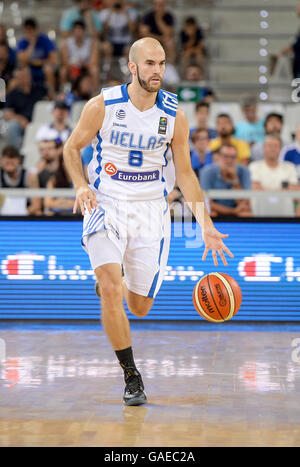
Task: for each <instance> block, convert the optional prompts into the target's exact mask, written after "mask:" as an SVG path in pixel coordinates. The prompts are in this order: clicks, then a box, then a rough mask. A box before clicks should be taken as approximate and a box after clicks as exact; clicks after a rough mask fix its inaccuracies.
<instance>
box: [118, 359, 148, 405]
mask: <svg viewBox="0 0 300 467" xmlns="http://www.w3.org/2000/svg"><path fill="white" fill-rule="evenodd" d="M124 376H125V383H126V387H125V391H124V397H123V401H124V404H125V405H142V404H146V402H147V397H146V394H145V392H144V383H143V380H142V377H141V374H140V373H139V371H138V370H137V369H136V368H134V367H127V368H126V370H125V371H124Z"/></svg>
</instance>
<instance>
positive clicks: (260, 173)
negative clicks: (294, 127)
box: [249, 134, 299, 190]
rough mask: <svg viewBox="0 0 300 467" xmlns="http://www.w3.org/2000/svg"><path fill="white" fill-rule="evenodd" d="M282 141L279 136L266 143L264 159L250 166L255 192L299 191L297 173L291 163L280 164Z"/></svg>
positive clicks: (268, 138) (271, 136) (274, 136)
mask: <svg viewBox="0 0 300 467" xmlns="http://www.w3.org/2000/svg"><path fill="white" fill-rule="evenodd" d="M280 151H281V140H280V137H279V136H278V135H277V134H274V135H269V136H267V137H266V139H265V142H264V159H263V160H260V161H255V162H252V163H251V164H250V165H249V170H250V172H251V179H252V188H253V190H281V189H286V190H298V189H299V185H298V177H297V171H296V168H295V166H294V164H292V163H291V162H285V161H284V162H280V160H279V155H280Z"/></svg>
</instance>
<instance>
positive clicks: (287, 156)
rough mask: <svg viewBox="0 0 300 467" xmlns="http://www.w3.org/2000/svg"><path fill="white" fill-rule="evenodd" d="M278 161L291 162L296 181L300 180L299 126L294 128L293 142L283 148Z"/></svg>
mask: <svg viewBox="0 0 300 467" xmlns="http://www.w3.org/2000/svg"><path fill="white" fill-rule="evenodd" d="M279 159H280V160H281V161H288V162H292V163H293V164H294V165H295V166H296V170H297V174H298V180H300V125H298V126H297V128H296V133H295V141H294V142H293V143H291V144H286V145H285V146H283V148H282V150H281V152H280V156H279Z"/></svg>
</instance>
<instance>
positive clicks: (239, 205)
mask: <svg viewBox="0 0 300 467" xmlns="http://www.w3.org/2000/svg"><path fill="white" fill-rule="evenodd" d="M237 159H238V158H237V149H236V147H235V146H233V145H232V144H230V143H226V144H223V145H222V146H221V148H220V151H219V156H218V163H217V164H213V165H209V166H207V167H204V168H203V169H202V170H201V172H200V183H201V187H202V188H203V190H233V189H235V190H241V189H245V190H250V189H251V180H250V172H249V169H248V168H247V167H244V166H243V165H240V164H237ZM228 196H229V195H228ZM210 210H211V216H212V217H215V216H238V217H245V216H246V217H248V216H251V215H252V213H251V209H250V203H249V201H248V200H244V199H242V200H234V199H222V200H221V199H220V200H211V201H210Z"/></svg>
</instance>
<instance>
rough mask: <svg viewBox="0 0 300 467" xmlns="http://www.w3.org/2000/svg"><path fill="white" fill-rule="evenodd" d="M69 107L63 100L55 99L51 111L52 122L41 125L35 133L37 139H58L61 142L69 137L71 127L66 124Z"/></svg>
mask: <svg viewBox="0 0 300 467" xmlns="http://www.w3.org/2000/svg"><path fill="white" fill-rule="evenodd" d="M69 113H70V108H69V106H68V104H66V102H64V101H60V100H57V101H56V102H55V104H54V108H53V111H52V115H53V122H52V123H51V124H50V125H43V126H41V127H40V128H39V130H38V131H37V134H36V140H37V141H51V140H55V139H60V140H61V141H62V142H63V143H65V142H66V141H67V139H68V138H69V136H70V134H71V132H72V129H71V127H70V126H69V125H68V124H67V119H68V117H69Z"/></svg>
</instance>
